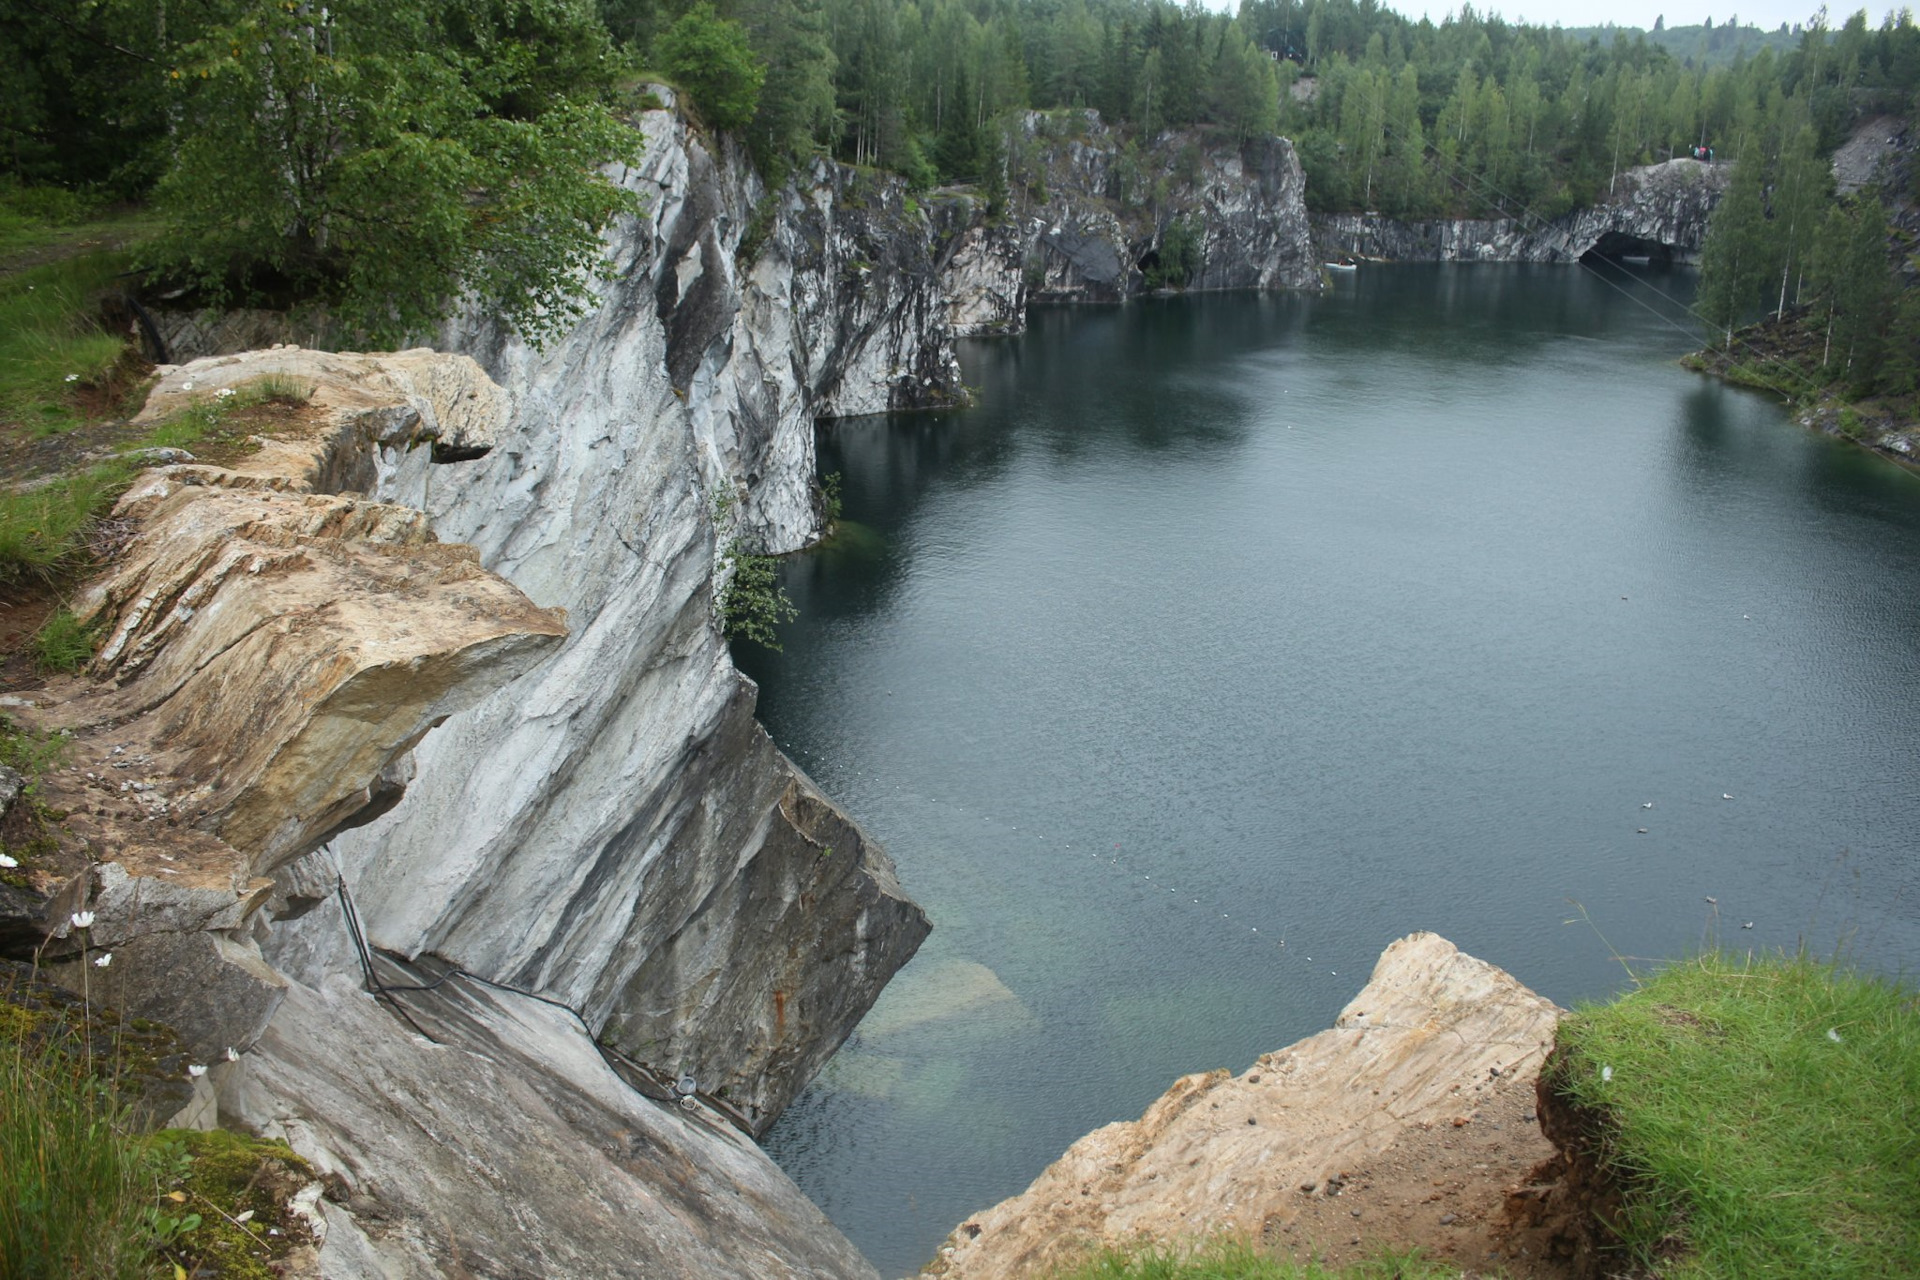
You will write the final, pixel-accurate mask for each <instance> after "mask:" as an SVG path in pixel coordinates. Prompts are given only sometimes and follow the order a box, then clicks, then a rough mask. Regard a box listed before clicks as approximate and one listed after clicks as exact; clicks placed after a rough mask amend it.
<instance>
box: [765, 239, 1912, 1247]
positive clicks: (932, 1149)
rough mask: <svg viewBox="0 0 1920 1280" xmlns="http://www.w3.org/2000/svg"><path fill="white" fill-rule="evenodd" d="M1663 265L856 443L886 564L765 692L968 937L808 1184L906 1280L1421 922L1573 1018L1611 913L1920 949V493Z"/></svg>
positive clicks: (1340, 315)
mask: <svg viewBox="0 0 1920 1280" xmlns="http://www.w3.org/2000/svg"><path fill="white" fill-rule="evenodd" d="M1650 280H1651V284H1650V283H1649V282H1648V281H1646V280H1641V279H1638V278H1636V277H1634V276H1631V275H1627V274H1624V273H1619V274H1615V275H1613V276H1611V277H1608V278H1601V277H1598V276H1595V275H1593V274H1592V273H1588V272H1584V271H1579V270H1573V269H1562V268H1543V267H1534V268H1510V267H1508V268H1501V267H1494V268H1482V267H1474V268H1465V267H1461V268H1451V269H1449V268H1419V267H1414V268H1393V269H1373V268H1370V269H1366V270H1363V271H1361V272H1359V273H1357V275H1355V276H1351V277H1343V278H1342V279H1341V280H1340V281H1338V282H1336V285H1335V287H1334V289H1333V290H1332V291H1331V293H1330V294H1329V295H1328V296H1326V297H1323V298H1318V299H1312V298H1299V297H1291V296H1270V297H1254V296H1220V297H1211V298H1196V299H1184V300H1174V301H1154V302H1147V303H1142V304H1139V305H1132V306H1128V307H1124V308H1113V309H1094V308H1084V309H1067V308H1062V309H1051V310H1042V311H1038V312H1036V313H1035V314H1034V316H1033V323H1032V328H1031V330H1030V331H1029V333H1027V334H1026V335H1025V336H1023V337H1021V338H1018V339H1008V340H1001V341H996V342H991V343H978V344H971V345H970V346H969V347H968V348H967V349H966V350H965V351H964V352H963V360H964V361H965V363H966V367H967V377H968V381H969V382H971V383H972V384H974V385H975V386H977V387H978V388H979V389H980V392H981V403H980V406H979V407H978V408H976V409H973V410H969V411H964V412H955V413H945V414H927V415H917V416H909V417H899V418H894V419H886V418H875V419H864V420H859V421H853V422H844V423H837V424H833V425H832V426H830V427H828V428H826V429H825V430H824V432H823V436H822V445H821V454H822V460H823V469H824V470H828V471H839V472H840V473H841V474H842V476H843V477H844V482H843V492H844V496H845V506H846V511H847V514H848V516H849V518H850V520H851V521H853V522H856V523H857V527H856V528H854V529H852V530H850V532H849V533H848V535H847V536H845V537H844V538H843V539H842V540H841V541H840V542H839V543H837V544H836V545H835V546H832V547H830V548H826V549H824V550H822V551H821V552H818V553H815V554H811V555H808V556H802V557H796V558H795V559H793V560H791V561H790V562H788V563H787V565H786V566H785V569H784V571H783V572H784V581H785V584H786V588H787V590H788V592H789V593H790V594H791V595H792V596H793V597H794V599H795V600H796V601H797V602H798V603H799V605H800V607H801V610H802V616H801V619H800V620H799V621H798V622H797V623H795V624H794V625H793V626H791V627H789V628H788V629H787V631H786V632H785V643H786V648H785V652H784V653H782V654H778V655H770V654H765V653H761V652H751V653H743V654H742V655H741V658H742V664H743V666H745V667H746V668H747V669H748V671H749V673H750V674H752V675H753V676H755V678H757V679H759V680H760V681H761V682H762V697H761V707H760V709H761V716H762V719H763V720H764V721H765V722H766V723H767V725H768V727H769V728H770V729H771V731H772V732H773V734H774V736H775V738H776V740H777V741H779V742H780V744H781V745H782V746H783V747H784V748H785V749H787V750H788V751H789V752H790V753H791V754H793V755H794V757H795V758H796V759H797V760H799V761H800V762H801V764H802V765H804V766H805V767H806V768H807V769H808V770H809V771H811V772H812V773H813V774H814V775H815V776H816V777H817V778H818V779H819V780H820V782H821V783H822V785H823V786H825V787H826V789H827V790H828V791H829V793H831V794H833V795H834V796H836V797H837V798H839V799H840V800H842V801H843V802H844V803H845V804H846V805H847V807H848V808H849V809H850V810H851V811H852V812H853V813H854V814H855V816H856V817H857V818H858V819H859V820H860V821H861V822H862V823H863V824H864V825H865V826H866V827H867V828H868V829H869V830H870V831H872V832H873V833H874V834H875V835H877V836H878V837H879V838H880V839H881V840H882V841H883V842H884V843H885V844H886V845H887V846H888V847H889V848H890V849H891V850H892V852H893V854H894V855H895V858H896V859H897V861H898V862H899V865H900V871H901V879H902V881H903V883H904V884H905V885H906V887H907V888H908V890H909V891H910V892H912V893H913V894H914V895H915V896H916V897H917V898H918V899H919V900H920V901H921V902H922V903H923V904H925V905H926V907H927V909H928V911H929V913H930V914H931V915H932V917H933V919H934V922H935V932H934V934H933V936H932V938H931V939H930V940H929V941H928V943H927V945H926V947H925V948H924V949H923V950H922V953H921V955H920V957H918V958H917V959H916V960H915V961H914V963H913V964H912V965H910V966H909V967H908V969H907V970H906V971H905V972H904V973H903V974H902V975H901V977H900V978H898V979H897V980H896V981H895V982H894V984H893V985H892V986H891V987H890V988H889V989H888V991H887V992H886V994H885V995H884V996H883V997H882V999H881V1002H880V1004H879V1005H878V1006H877V1007H876V1008H875V1010H874V1012H873V1014H872V1015H871V1016H870V1017H869V1018H868V1020H867V1021H866V1023H864V1024H863V1025H862V1027H861V1028H860V1030H859V1031H857V1032H856V1033H855V1035H854V1037H853V1039H852V1040H851V1041H850V1042H849V1043H848V1046H847V1047H846V1049H844V1050H843V1051H842V1052H841V1054H840V1055H839V1056H838V1057H836V1058H835V1059H834V1061H833V1062H832V1063H831V1064H830V1065H829V1067H828V1069H827V1071H826V1072H825V1073H824V1075H823V1076H822V1077H821V1079H820V1081H819V1082H818V1083H817V1084H816V1085H815V1086H814V1087H813V1088H811V1089H810V1090H808V1091H807V1093H806V1094H805V1095H804V1096H803V1097H802V1098H801V1100H800V1101H799V1102H798V1103H796V1105H795V1106H794V1107H793V1108H792V1110H790V1111H789V1112H788V1114H787V1115H786V1116H785V1117H784V1118H783V1119H782V1120H781V1122H780V1124H779V1125H778V1126H776V1128H775V1130H774V1132H773V1134H772V1135H771V1138H770V1140H769V1148H770V1149H771V1150H772V1151H773V1153H774V1154H775V1156H776V1158H778V1159H779V1160H780V1161H781V1163H782V1164H783V1165H784V1166H785V1167H786V1168H787V1169H788V1170H789V1171H790V1172H792V1173H793V1175H794V1176H795V1177H796V1179H798V1181H799V1182H800V1184H801V1185H802V1186H803V1187H804V1188H805V1189H806V1190H807V1191H808V1193H809V1194H811V1195H813V1196H814V1198H815V1199H816V1200H818V1201H819V1202H820V1203H821V1205H822V1206H823V1207H824V1208H825V1209H826V1210H827V1212H828V1213H829V1215H831V1216H832V1217H833V1218H834V1220H835V1221H836V1222H838V1223H839V1224H840V1225H841V1226H842V1227H843V1228H844V1229H845V1230H846V1231H847V1232H848V1233H849V1234H850V1235H851V1236H852V1237H853V1238H854V1240H855V1241H856V1242H857V1243H858V1244H859V1245H860V1246H861V1247H862V1248H863V1249H865V1250H866V1251H867V1253H868V1254H869V1256H870V1257H872V1258H873V1259H874V1260H875V1262H876V1263H877V1264H878V1265H880V1266H881V1268H882V1269H883V1270H884V1271H887V1272H889V1273H892V1274H900V1273H904V1272H906V1271H909V1270H911V1269H912V1268H914V1267H915V1266H917V1265H918V1264H920V1263H921V1262H923V1261H925V1260H926V1258H927V1257H928V1256H929V1255H930V1254H931V1251H932V1250H933V1248H934V1246H935V1245H936V1244H937V1243H938V1241H939V1239H940V1238H941V1236H942V1235H944V1233H945V1232H946V1231H947V1230H949V1229H951V1228H952V1227H953V1226H954V1225H955V1224H956V1223H958V1222H960V1221H961V1220H962V1219H963V1218H964V1217H965V1216H966V1215H967V1214H969V1213H972V1212H974V1211H975V1210H978V1209H980V1208H982V1207H984V1206H986V1205H988V1204H990V1203H993V1202H994V1201H997V1200H999V1199H1001V1198H1003V1197H1004V1196H1006V1195H1009V1194H1011V1193H1013V1192H1015V1191H1018V1190H1019V1189H1021V1188H1022V1187H1024V1186H1025V1185H1026V1184H1027V1183H1028V1182H1029V1181H1030V1180H1031V1179H1032V1178H1033V1177H1034V1176H1035V1175H1036V1174H1037V1173H1038V1172H1039V1171H1040V1170H1041V1169H1042V1168H1043V1167H1044V1166H1045V1165H1046V1164H1047V1163H1048V1162H1049V1161H1051V1160H1052V1159H1053V1158H1054V1157H1055V1156H1057V1155H1058V1154H1059V1153H1060V1151H1061V1150H1062V1149H1064V1148H1065V1146H1066V1145H1067V1144H1068V1143H1069V1142H1071V1141H1072V1140H1073V1139H1074V1138H1076V1137H1078V1136H1079V1135H1081V1134H1083V1133H1085V1132H1087V1131H1088V1130H1090V1129H1093V1128H1095V1127H1097V1126H1099V1125H1100V1124H1103V1123H1106V1122H1107V1121H1110V1120H1114V1119H1119V1118H1123V1117H1131V1116H1134V1115H1137V1114H1138V1113H1139V1112H1140V1110H1141V1109H1142V1108H1143V1107H1144V1106H1145V1105H1146V1104H1147V1103H1148V1102H1150V1101H1151V1100H1152V1099H1153V1098H1154V1097H1156V1096H1158V1094H1159V1093H1160V1092H1161V1091H1162V1090H1163V1089H1164V1088H1165V1087H1166V1085H1167V1084H1168V1083H1169V1082H1170V1081H1171V1080H1172V1079H1173V1078H1174V1077H1175V1076H1177V1075H1179V1074H1181V1073H1184V1072H1187V1071H1193V1070H1201V1069H1206V1068H1210V1067H1215V1066H1232V1067H1235V1068H1243V1067H1244V1066H1245V1065H1246V1064H1247V1063H1248V1062H1250V1061H1251V1060H1252V1059H1253V1058H1254V1057H1255V1056H1257V1055H1258V1054H1259V1053H1261V1052H1264V1051H1266V1050H1269V1049H1273V1048H1276V1047H1278V1046H1280V1045H1283V1044H1285V1043H1287V1042H1289V1041H1291V1040H1293V1039H1295V1038H1297V1037H1299V1036H1301V1035H1304V1034H1308V1033H1310V1032H1312V1031H1315V1030H1318V1029H1319V1028H1321V1027H1323V1026H1325V1025H1327V1023H1328V1022H1329V1020H1330V1019H1331V1018H1332V1017H1333V1015H1334V1014H1335V1013H1336V1012H1337V1010H1338V1009H1339V1007H1340V1005H1341V1004H1342V1003H1343V1002H1344V1001H1345V1000H1347V999H1348V998H1350V997H1351V995H1352V994H1353V992H1354V991H1355V990H1357V989H1358V987H1359V986H1360V985H1361V984H1362V983H1363V982H1364V981H1365V976H1366V972H1367V970H1368V969H1369V967H1370V966H1371V964H1372V961H1373V959H1374V957H1375V956H1376V955H1377V954H1378V952H1379V951H1380V949H1381V948H1382V947H1383V946H1384V945H1385V944H1386V943H1387V942H1388V941H1390V940H1391V939H1392V938H1394V937H1396V936H1399V935H1400V934H1403V933H1406V932H1409V931H1411V930H1414V929H1419V928H1431V929H1436V930H1439V931H1440V932H1442V933H1445V934H1446V935H1447V936H1449V937H1451V938H1453V939H1454V940H1455V941H1457V942H1459V943H1460V944H1461V945H1462V946H1464V947H1466V948H1467V949H1468V950H1470V951H1473V952H1475V953H1477V954H1480V955H1483V956H1485V957H1487V958H1488V959H1491V960H1493V961H1495V962H1496V963H1500V964H1503V965H1505V966H1507V967H1509V968H1511V969H1513V970H1514V971H1515V972H1516V973H1518V974H1519V975H1520V976H1521V977H1522V978H1523V979H1525V980H1526V981H1528V982H1530V983H1531V984H1533V985H1534V986H1536V987H1538V988H1539V989H1541V990H1542V991H1544V992H1545V993H1546V994H1548V995H1550V996H1553V997H1554V998H1556V999H1559V1000H1561V1001H1571V1000H1574V999H1578V998H1583V997H1587V996H1602V995H1605V994H1607V993H1608V992H1609V991H1611V990H1612V989H1613V988H1614V987H1615V985H1616V984H1617V983H1618V981H1619V976H1620V969H1619V967H1618V965H1617V963H1615V961H1614V960H1613V959H1612V957H1611V956H1610V955H1609V954H1608V952H1607V949H1606V947H1605V946H1604V945H1603V944H1602V943H1601V942H1600V941H1599V939H1598V938H1597V936H1596V934H1595V933H1594V932H1593V931H1592V930H1590V929H1588V928H1587V927H1586V926H1584V925H1576V926H1573V927H1569V926H1568V925H1567V924H1566V923H1565V922H1566V921H1567V920H1568V919H1569V918H1577V917H1578V912H1576V911H1575V910H1574V909H1573V908H1572V907H1571V906H1570V900H1572V901H1577V902H1578V903H1580V904H1581V905H1582V906H1583V907H1584V908H1585V910H1586V911H1587V912H1588V913H1589V914H1591V916H1592V917H1593V919H1594V920H1595V921H1596V922H1597V923H1598V925H1599V926H1600V928H1601V929H1602V930H1604V931H1605V933H1606V934H1607V937H1608V938H1609V939H1610V940H1611V942H1612V943H1613V944H1614V945H1616V946H1618V947H1620V948H1621V949H1622V950H1623V951H1624V952H1626V953H1628V954H1632V955H1642V956H1658V955H1670V954H1673V953H1675V952H1677V951H1681V950H1684V949H1686V948H1688V947H1690V946H1694V945H1698V944H1699V943H1700V941H1701V940H1702V938H1703V936H1704V934H1705V933H1706V931H1707V930H1709V929H1711V928H1713V927H1715V926H1716V917H1715V916H1714V914H1713V908H1710V907H1708V906H1707V905H1706V904H1705V903H1704V901H1703V899H1705V898H1706V897H1708V896H1712V897H1714V898H1717V899H1718V901H1719V904H1720V907H1719V909H1720V910H1723V911H1727V912H1730V913H1737V916H1738V920H1737V922H1735V924H1728V923H1727V922H1724V921H1720V922H1718V925H1719V927H1723V928H1727V929H1729V930H1732V931H1733V933H1734V936H1736V937H1737V939H1738V940H1739V941H1740V942H1741V943H1742V944H1746V943H1749V942H1751V943H1754V944H1757V945H1768V946H1771V945H1793V944H1794V943H1795V942H1796V941H1797V940H1799V939H1800V938H1802V937H1803V936H1804V937H1806V938H1807V939H1808V940H1809V941H1811V942H1813V943H1814V944H1815V945H1817V946H1821V947H1830V946H1832V945H1833V943H1834V941H1835V939H1836V938H1837V937H1838V936H1840V934H1841V933H1842V932H1846V931H1851V933H1852V935H1853V938H1854V942H1853V948H1854V953H1855V954H1856V955H1857V956H1858V957H1860V958H1861V959H1862V960H1865V961H1867V962H1869V963H1871V964H1874V965H1876V966H1879V967H1883V968H1889V969H1892V968H1898V967H1901V966H1906V967H1909V968H1911V967H1913V966H1915V965H1916V964H1917V963H1920V920H1917V919H1916V917H1917V916H1920V905H1917V903H1916V894H1917V893H1920V864H1916V860H1915V859H1914V858H1913V856H1912V849H1913V847H1914V843H1915V839H1916V837H1920V796H1916V795H1915V793H1914V792H1913V790H1912V788H1911V786H1910V772H1911V761H1912V760H1913V759H1914V758H1915V755H1916V747H1920V701H1916V693H1920V690H1916V688H1915V684H1916V673H1917V672H1920V661H1917V660H1920V629H1917V628H1916V611H1915V610H1914V609H1913V607H1912V603H1911V602H1912V601H1913V600H1914V599H1915V598H1916V594H1917V589H1920V481H1916V479H1915V478H1914V477H1913V476H1910V475H1908V474H1906V473H1903V472H1901V471H1899V470H1897V469H1895V468H1892V467H1889V466H1887V465H1885V464H1884V463H1881V462H1879V461H1877V460H1875V459H1872V458H1869V457H1866V456H1865V455H1862V454H1860V453H1859V452H1858V451H1855V450H1851V449H1849V448H1846V447H1844V446H1841V445H1838V444H1836V443H1834V442H1831V441H1828V440H1825V439H1822V438H1820V437H1817V436H1813V435H1810V434H1808V433H1806V432H1804V431H1801V430H1800V429H1798V428H1796V427H1794V426H1793V425H1792V424H1791V423H1789V422H1788V421H1787V420H1786V418H1785V415H1784V414H1783V413H1782V411H1781V410H1780V408H1779V407H1778V406H1777V405H1775V404H1773V403H1772V402H1770V401H1768V400H1766V399H1765V398H1763V397H1759V396H1756V395H1753V394H1750V393H1746V392H1741V391H1737V390H1732V389H1729V388H1725V387H1722V386H1719V385H1718V384H1715V383H1711V382H1708V381H1706V380H1704V379H1701V378H1698V377H1696V376H1694V375H1691V374H1688V373H1686V372H1684V371H1682V370H1680V369H1679V368H1678V367H1677V366H1676V365H1675V364H1674V363H1673V361H1674V358H1675V357H1676V356H1677V355H1679V354H1680V353H1681V352H1682V351H1684V350H1685V349H1686V348H1687V346H1688V345H1689V342H1688V340H1687V339H1686V338H1685V337H1684V336H1683V335H1681V334H1678V333H1676V331H1675V329H1674V328H1673V325H1672V322H1671V315H1672V314H1673V312H1672V307H1671V306H1670V305H1669V304H1667V303H1665V302H1664V301H1663V300H1662V299H1660V298H1659V297H1658V296H1656V295H1655V294H1654V293H1653V291H1652V290H1653V288H1655V287H1657V288H1659V289H1660V290H1664V291H1667V292H1682V291H1684V290H1686V289H1687V288H1689V287H1690V282H1689V277H1688V276H1686V275H1685V274H1661V275H1657V276H1654V277H1651V278H1650ZM1642 304H1647V305H1645V306H1643V305H1642ZM1649 306H1652V307H1656V308H1658V310H1657V311H1656V310H1649V309H1648V307H1649ZM1723 795H1732V796H1733V797H1734V799H1733V800H1723V799H1722V798H1721V797H1722V796H1723ZM1648 800H1652V801H1654V802H1655V804H1656V808H1654V809H1652V810H1644V809H1642V808H1641V805H1642V804H1643V803H1644V802H1645V801H1648ZM1643 826H1644V827H1647V828H1648V830H1647V832H1646V833H1644V834H1642V833H1640V832H1639V830H1638V828H1640V827H1643ZM1748 920H1752V921H1753V922H1754V928H1753V929H1752V930H1751V931H1746V930H1738V929H1737V928H1736V927H1735V925H1736V924H1739V923H1745V922H1746V921H1748ZM1283 941H1284V943H1285V945H1284V946H1282V945H1281V944H1282V942H1283ZM1308 957H1311V959H1309V958H1308Z"/></svg>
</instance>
